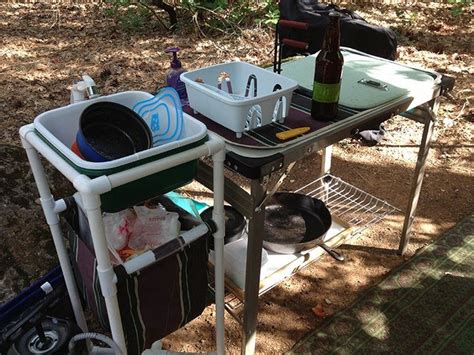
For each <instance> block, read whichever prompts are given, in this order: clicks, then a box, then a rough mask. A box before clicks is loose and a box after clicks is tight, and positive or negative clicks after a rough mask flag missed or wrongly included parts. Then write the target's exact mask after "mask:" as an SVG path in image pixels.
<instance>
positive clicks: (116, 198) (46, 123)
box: [34, 91, 207, 212]
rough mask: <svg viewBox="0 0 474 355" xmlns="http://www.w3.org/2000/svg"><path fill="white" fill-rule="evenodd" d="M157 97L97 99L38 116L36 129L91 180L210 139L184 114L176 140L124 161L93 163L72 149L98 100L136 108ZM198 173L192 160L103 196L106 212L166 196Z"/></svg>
mask: <svg viewBox="0 0 474 355" xmlns="http://www.w3.org/2000/svg"><path fill="white" fill-rule="evenodd" d="M152 97H153V95H151V94H149V93H146V92H141V91H127V92H122V93H118V94H114V95H110V96H103V97H99V98H97V99H93V100H88V101H82V102H78V103H75V104H72V105H68V106H64V107H61V108H57V109H54V110H51V111H47V112H45V113H42V114H41V115H39V116H38V117H36V119H35V121H34V127H35V130H36V131H37V133H38V135H39V136H40V137H41V138H42V139H43V140H44V141H45V142H47V143H48V144H49V145H50V146H51V147H52V148H53V149H54V150H55V151H56V152H57V153H58V154H59V155H60V156H61V158H63V159H64V160H65V161H67V162H68V164H70V165H71V166H72V167H73V168H75V169H76V170H77V171H78V172H80V173H82V174H84V175H87V176H89V177H96V176H101V175H110V174H114V173H117V172H120V171H123V170H126V169H130V168H133V167H136V166H138V165H142V164H145V163H149V162H151V161H155V160H159V159H167V157H169V156H171V155H173V154H176V153H179V152H181V151H185V150H187V149H191V148H194V147H196V146H198V145H201V144H203V143H204V141H206V140H207V127H206V126H205V125H204V124H203V123H201V122H199V121H197V120H196V119H194V118H193V117H191V116H189V115H187V114H183V129H182V131H181V134H180V136H179V137H177V139H176V140H174V141H171V142H168V143H165V144H162V145H160V146H157V147H153V148H150V149H147V150H144V151H141V152H138V153H135V154H132V155H129V156H126V157H123V158H120V159H115V160H112V161H106V162H100V163H97V162H90V161H86V160H84V159H81V158H80V157H79V156H77V155H76V154H75V153H74V152H73V151H72V150H71V148H70V147H71V145H72V144H73V142H74V141H75V139H76V133H77V130H78V129H79V118H80V116H81V113H82V112H83V110H84V109H85V108H86V107H87V106H89V105H91V104H93V103H95V102H98V101H111V102H115V103H119V104H122V105H124V106H127V107H129V108H132V107H133V106H134V105H135V104H137V103H138V102H140V101H143V100H146V99H150V98H152ZM196 173H197V160H192V161H189V162H186V163H183V164H180V165H177V166H174V167H171V168H169V169H167V170H164V171H160V172H158V173H155V174H152V175H149V176H146V177H144V178H141V179H138V180H135V181H133V182H130V183H128V184H125V185H121V186H119V187H117V188H114V189H112V191H109V192H107V193H105V194H103V195H101V202H102V210H103V211H106V212H117V211H120V210H122V209H124V208H126V207H129V206H132V205H134V204H136V203H139V202H142V201H144V200H146V199H148V198H150V197H152V196H156V195H160V194H164V193H166V192H169V191H172V190H174V189H177V188H179V187H181V186H183V185H186V184H187V183H189V182H190V181H192V180H193V179H194V178H195V176H196Z"/></svg>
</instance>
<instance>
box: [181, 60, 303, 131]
mask: <svg viewBox="0 0 474 355" xmlns="http://www.w3.org/2000/svg"><path fill="white" fill-rule="evenodd" d="M224 73H225V74H224ZM223 74H224V76H226V77H228V78H229V81H226V80H223V81H222V83H221V85H220V86H221V88H219V78H220V77H222V76H223ZM181 80H182V81H183V82H184V83H185V84H186V91H187V93H188V99H189V105H190V106H191V107H192V108H193V109H194V110H196V111H198V112H199V113H201V114H203V115H205V116H207V117H209V118H210V119H212V120H213V121H215V122H217V123H219V124H221V125H222V126H224V127H226V128H228V129H230V130H232V131H234V132H236V133H237V137H240V136H241V134H242V132H243V131H244V130H245V129H249V128H255V127H258V126H264V125H266V124H269V123H271V122H272V120H278V121H279V122H283V120H284V118H285V117H286V116H287V115H288V110H289V107H290V103H291V97H292V93H293V90H295V89H296V87H297V86H298V83H297V82H296V81H294V80H292V79H289V78H286V77H284V76H281V75H278V74H275V73H273V72H271V71H269V70H266V69H262V68H260V67H257V66H255V65H252V64H249V63H245V62H232V63H225V64H217V65H213V66H210V67H207V68H202V69H198V70H194V71H190V72H187V73H183V74H181ZM229 83H230V85H228V84H229ZM229 87H231V88H232V89H231V90H230V89H229ZM229 91H230V92H229ZM255 93H256V95H255Z"/></svg>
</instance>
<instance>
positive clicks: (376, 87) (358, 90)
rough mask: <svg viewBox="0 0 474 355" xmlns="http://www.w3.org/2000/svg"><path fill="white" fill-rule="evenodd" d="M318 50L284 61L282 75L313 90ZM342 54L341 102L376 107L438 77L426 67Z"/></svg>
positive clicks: (430, 84)
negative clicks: (426, 70)
mask: <svg viewBox="0 0 474 355" xmlns="http://www.w3.org/2000/svg"><path fill="white" fill-rule="evenodd" d="M317 54H318V53H315V54H313V55H310V56H307V57H304V58H302V59H296V60H294V61H289V62H286V63H282V66H281V67H282V72H281V75H283V76H286V77H288V78H291V79H294V80H296V81H297V82H298V84H299V85H300V86H301V87H303V88H304V89H307V90H309V91H312V90H313V78H314V62H315V60H316V56H317ZM342 54H343V56H344V67H343V74H342V82H341V94H340V98H339V103H340V104H342V105H345V106H347V107H351V108H354V109H369V108H373V107H376V106H379V105H382V104H384V103H387V102H389V101H392V100H394V99H397V98H399V97H402V96H405V95H409V94H410V92H415V91H416V90H421V89H423V87H432V86H433V85H434V81H435V78H434V77H433V76H432V75H430V74H429V73H427V72H425V71H422V70H417V69H414V68H409V67H406V66H403V65H399V64H397V63H395V62H388V61H385V60H380V59H377V58H373V57H368V56H364V55H361V54H357V53H353V52H349V51H346V50H342Z"/></svg>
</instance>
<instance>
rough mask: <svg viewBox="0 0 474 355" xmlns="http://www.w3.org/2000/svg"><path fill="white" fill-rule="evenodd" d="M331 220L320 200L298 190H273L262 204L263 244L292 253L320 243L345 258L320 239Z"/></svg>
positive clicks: (328, 251) (332, 254)
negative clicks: (263, 222) (269, 200)
mask: <svg viewBox="0 0 474 355" xmlns="http://www.w3.org/2000/svg"><path fill="white" fill-rule="evenodd" d="M331 223H332V219H331V213H330V212H329V210H328V209H327V207H326V205H325V204H324V202H322V201H321V200H318V199H316V198H312V197H310V196H307V195H303V194H297V193H290V192H280V193H276V194H275V195H274V196H273V197H272V200H271V202H270V203H269V204H268V205H267V206H266V208H265V224H264V237H263V246H264V248H265V249H267V250H270V251H273V252H276V253H280V254H295V253H299V252H301V251H304V250H308V249H311V248H314V247H316V246H318V245H319V246H320V247H321V248H323V249H324V250H325V251H326V252H327V253H328V254H329V255H331V256H332V257H333V258H334V259H336V260H337V261H344V257H343V256H342V255H341V254H339V253H338V252H336V251H335V250H333V249H331V248H329V247H328V246H327V245H326V244H324V242H323V238H324V236H325V235H326V233H327V231H328V230H329V228H330V227H331Z"/></svg>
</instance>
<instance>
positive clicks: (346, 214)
mask: <svg viewBox="0 0 474 355" xmlns="http://www.w3.org/2000/svg"><path fill="white" fill-rule="evenodd" d="M295 192H298V193H303V194H306V195H309V196H311V197H315V198H318V199H320V200H322V201H324V203H325V204H326V206H327V207H328V208H329V210H330V211H331V214H333V215H336V216H338V217H339V218H340V219H341V220H342V221H344V222H345V223H347V224H349V225H351V226H354V227H356V228H355V230H354V232H360V231H362V230H363V229H365V228H367V227H369V226H371V225H373V224H376V223H377V222H379V221H380V220H382V219H383V218H384V217H386V216H387V215H390V214H393V213H395V212H399V211H400V210H399V209H398V208H396V207H394V206H392V205H390V204H388V203H387V202H385V201H383V200H381V199H379V198H377V197H375V196H373V195H371V194H369V193H367V192H365V191H363V190H361V189H359V188H357V187H355V186H353V185H350V184H348V183H347V182H345V181H343V180H342V179H341V178H339V177H335V176H333V175H330V174H326V175H323V176H322V177H320V178H318V179H316V180H314V181H312V182H310V183H309V184H307V185H305V186H303V187H301V188H299V189H298V190H296V191H295Z"/></svg>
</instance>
